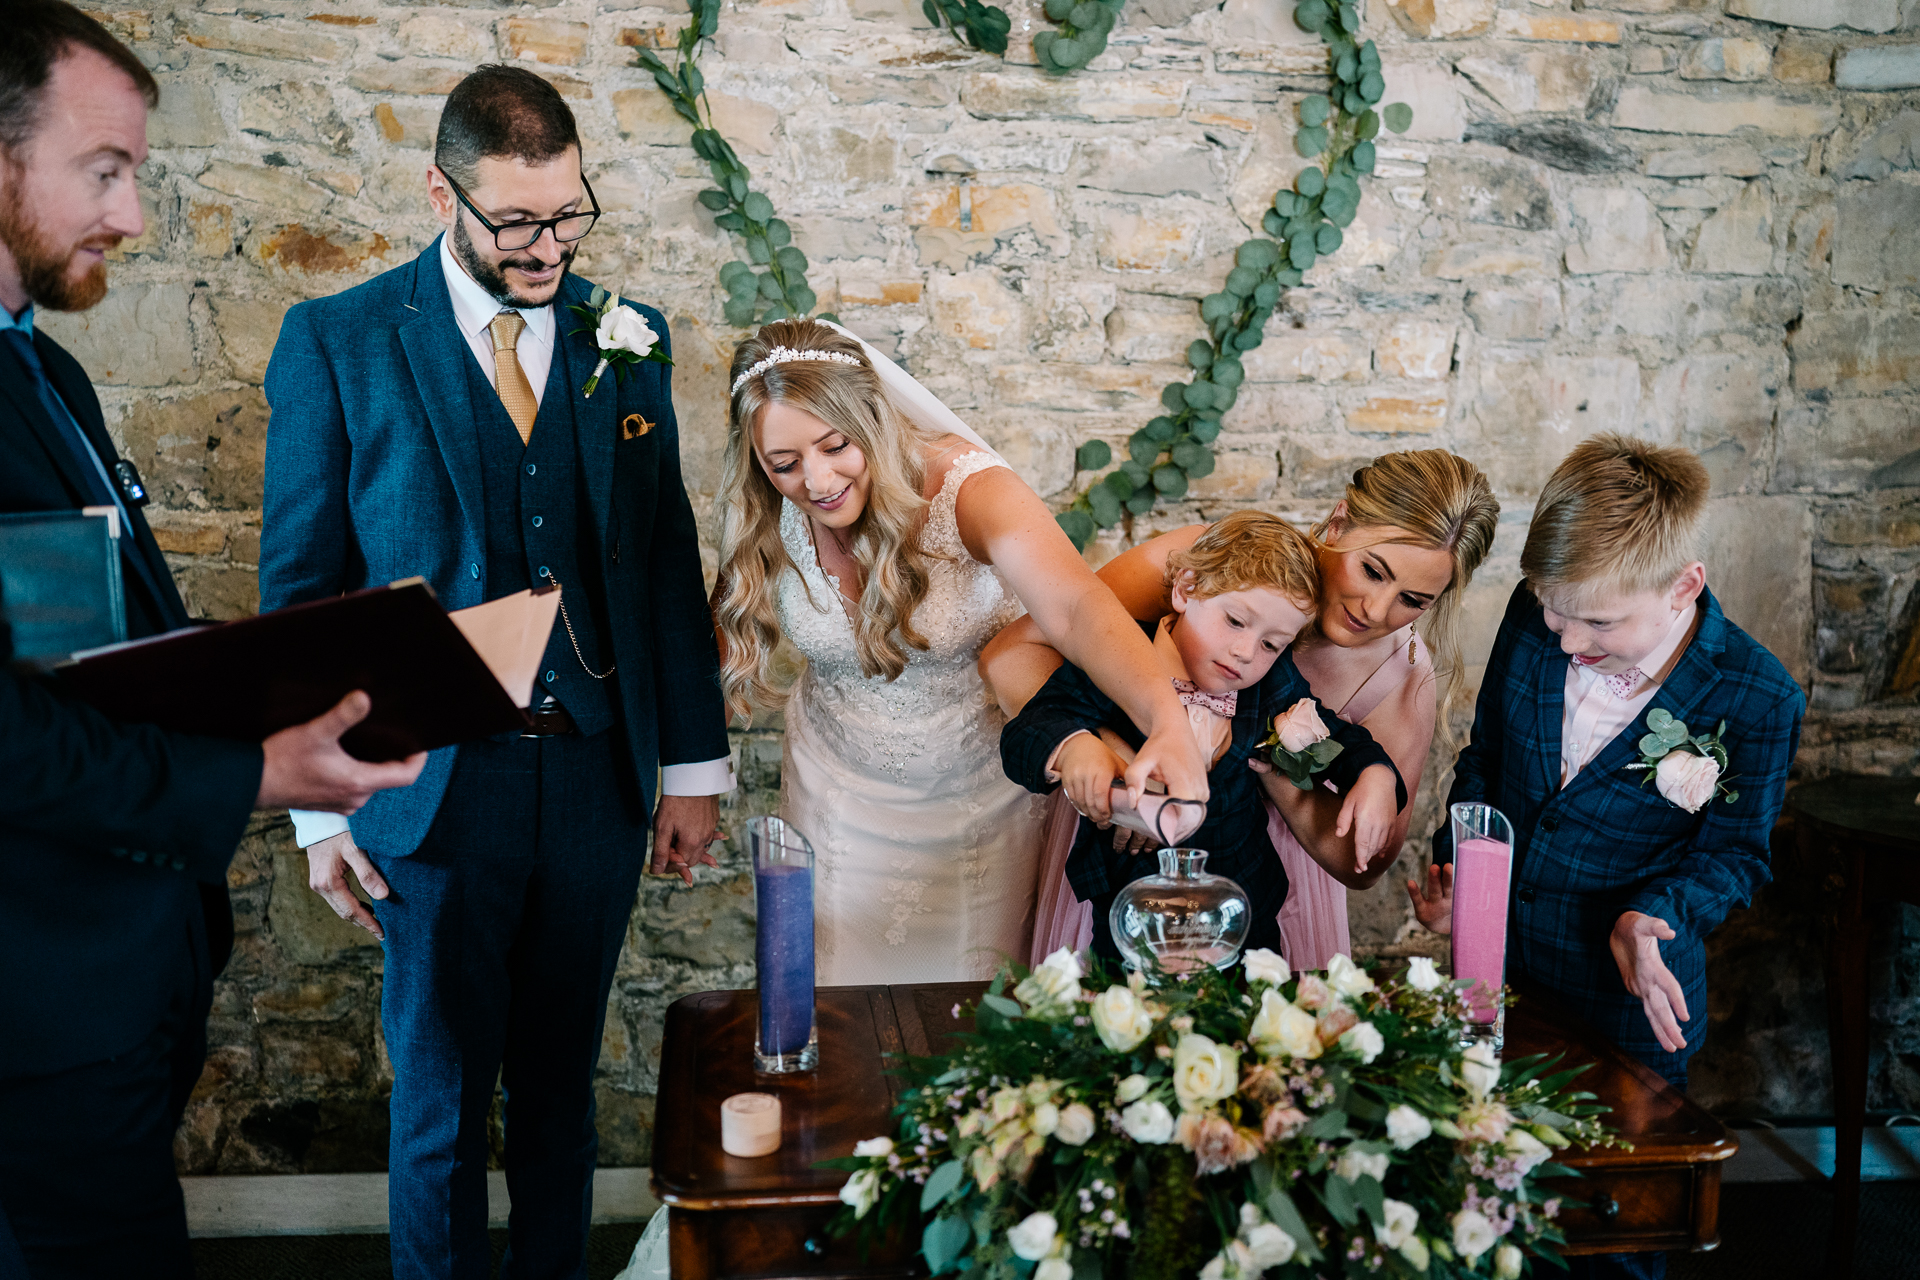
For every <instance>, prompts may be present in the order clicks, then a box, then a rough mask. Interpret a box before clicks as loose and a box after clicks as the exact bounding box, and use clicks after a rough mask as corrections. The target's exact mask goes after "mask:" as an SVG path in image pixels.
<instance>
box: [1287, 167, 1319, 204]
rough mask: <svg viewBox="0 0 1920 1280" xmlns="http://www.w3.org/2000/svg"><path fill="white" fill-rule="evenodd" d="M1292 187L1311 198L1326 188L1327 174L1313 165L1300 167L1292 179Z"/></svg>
mask: <svg viewBox="0 0 1920 1280" xmlns="http://www.w3.org/2000/svg"><path fill="white" fill-rule="evenodd" d="M1293 189H1294V190H1295V191H1298V192H1299V193H1300V194H1301V195H1303V196H1305V197H1307V199H1309V200H1311V199H1313V197H1315V196H1317V195H1319V194H1320V193H1321V192H1322V191H1325V190H1326V189H1327V175H1326V174H1324V173H1322V172H1320V170H1319V168H1318V167H1316V166H1314V165H1308V166H1307V167H1306V168H1304V169H1302V170H1301V171H1300V173H1299V176H1298V177H1296V178H1294V180H1293Z"/></svg>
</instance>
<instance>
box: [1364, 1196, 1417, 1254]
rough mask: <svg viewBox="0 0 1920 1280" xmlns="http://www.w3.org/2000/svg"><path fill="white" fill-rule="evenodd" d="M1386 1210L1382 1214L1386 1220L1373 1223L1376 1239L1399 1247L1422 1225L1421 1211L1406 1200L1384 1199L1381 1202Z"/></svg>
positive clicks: (1390, 1247)
mask: <svg viewBox="0 0 1920 1280" xmlns="http://www.w3.org/2000/svg"><path fill="white" fill-rule="evenodd" d="M1381 1203H1382V1205H1383V1206H1384V1207H1385V1210H1386V1212H1385V1213H1383V1214H1382V1215H1381V1216H1382V1217H1383V1218H1385V1219H1386V1221H1384V1222H1376V1223H1374V1224H1373V1235H1374V1239H1376V1240H1378V1241H1379V1242H1380V1243H1381V1244H1383V1245H1385V1246H1387V1248H1389V1249H1398V1248H1401V1247H1402V1246H1403V1245H1405V1244H1406V1243H1407V1241H1408V1240H1410V1239H1412V1238H1413V1233H1414V1231H1415V1230H1416V1229H1417V1228H1418V1227H1419V1226H1420V1211H1419V1210H1418V1209H1415V1208H1414V1207H1413V1206H1412V1205H1410V1204H1408V1203H1407V1202H1406V1201H1404V1200H1384V1201H1382V1202H1381Z"/></svg>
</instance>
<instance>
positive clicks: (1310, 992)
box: [1293, 973, 1333, 1009]
mask: <svg viewBox="0 0 1920 1280" xmlns="http://www.w3.org/2000/svg"><path fill="white" fill-rule="evenodd" d="M1332 1000H1333V988H1332V987H1329V986H1328V985H1327V980H1326V979H1325V978H1323V977H1321V976H1320V975H1319V974H1317V973H1303V974H1301V975H1300V986H1299V987H1298V988H1297V989H1296V990H1295V991H1294V993H1293V1002H1294V1003H1295V1004H1297V1005H1299V1006H1300V1007H1301V1008H1302V1009H1320V1008H1324V1007H1325V1006H1326V1005H1327V1004H1329V1003H1331V1002H1332Z"/></svg>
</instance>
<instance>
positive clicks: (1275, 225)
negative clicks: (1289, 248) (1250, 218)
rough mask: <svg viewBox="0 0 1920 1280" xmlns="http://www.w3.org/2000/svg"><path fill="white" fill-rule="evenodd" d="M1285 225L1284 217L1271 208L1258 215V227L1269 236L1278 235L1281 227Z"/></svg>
mask: <svg viewBox="0 0 1920 1280" xmlns="http://www.w3.org/2000/svg"><path fill="white" fill-rule="evenodd" d="M1285 226H1286V219H1284V218H1282V217H1281V216H1280V215H1279V214H1277V213H1275V212H1274V211H1273V210H1271V209H1269V210H1267V211H1266V212H1265V213H1263V214H1261V215H1260V229H1261V230H1262V231H1264V232H1266V233H1267V234H1268V235H1270V236H1275V237H1278V236H1279V234H1280V231H1281V228H1283V227H1285Z"/></svg>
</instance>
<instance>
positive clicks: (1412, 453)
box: [1313, 449, 1500, 721]
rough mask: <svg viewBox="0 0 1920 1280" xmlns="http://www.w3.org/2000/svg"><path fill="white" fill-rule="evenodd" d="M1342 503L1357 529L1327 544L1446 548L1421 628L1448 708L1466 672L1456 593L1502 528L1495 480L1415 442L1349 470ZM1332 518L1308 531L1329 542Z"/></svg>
mask: <svg viewBox="0 0 1920 1280" xmlns="http://www.w3.org/2000/svg"><path fill="white" fill-rule="evenodd" d="M1346 504H1347V514H1346V518H1345V520H1344V521H1343V524H1344V526H1345V528H1346V529H1349V530H1354V531H1360V532H1361V534H1362V536H1361V538H1360V540H1358V541H1356V542H1355V543H1353V544H1352V545H1349V546H1341V547H1337V548H1332V549H1334V550H1337V551H1340V552H1348V551H1361V550H1364V549H1366V548H1367V547H1372V546H1379V545H1381V544H1383V543H1401V544H1404V545H1406V546H1414V547H1426V548H1428V549H1430V550H1436V551H1445V552H1446V553H1447V554H1448V555H1449V556H1451V557H1452V559H1453V576H1452V577H1451V578H1450V579H1449V580H1448V582H1447V585H1446V587H1445V588H1444V589H1443V590H1442V591H1441V592H1440V595H1439V596H1438V598H1436V599H1435V600H1434V602H1433V604H1432V605H1431V606H1430V607H1429V608H1428V609H1427V612H1426V616H1425V618H1424V619H1423V620H1422V625H1421V626H1420V628H1419V630H1420V634H1421V635H1422V636H1423V637H1424V638H1425V639H1426V642H1427V649H1428V651H1429V652H1430V653H1431V654H1432V655H1433V667H1434V672H1435V674H1437V675H1438V676H1439V678H1440V682H1441V692H1442V698H1441V705H1442V707H1445V706H1447V705H1449V703H1450V701H1451V699H1452V697H1453V695H1454V694H1455V692H1457V690H1458V689H1459V687H1460V680H1461V676H1462V675H1463V674H1464V667H1463V664H1462V663H1461V661H1460V653H1459V643H1458V640H1457V638H1456V632H1457V630H1458V625H1459V616H1460V598H1461V596H1463V595H1464V594H1465V593H1466V589H1467V584H1468V583H1470V582H1472V581H1473V574H1474V570H1476V569H1478V568H1479V567H1480V564H1481V562H1482V561H1484V560H1485V559H1486V558H1487V552H1488V551H1489V550H1490V549H1491V548H1492V547H1493V536H1494V534H1495V532H1497V531H1498V529H1499V527H1500V503H1499V501H1498V500H1497V499H1496V498H1495V497H1494V496H1493V486H1492V485H1491V484H1489V483H1487V477H1486V476H1485V475H1484V474H1482V473H1481V470H1480V468H1478V467H1476V466H1474V465H1473V464H1472V463H1471V462H1468V461H1467V460H1466V459H1465V458H1462V457H1459V456H1458V455H1456V454H1451V453H1448V452H1447V451H1446V450H1445V449H1412V450H1408V451H1406V452H1404V453H1384V454H1381V455H1380V456H1379V457H1377V458H1375V459H1374V460H1373V461H1372V462H1370V463H1368V464H1367V465H1366V466H1364V467H1362V468H1360V469H1359V470H1358V471H1356V472H1354V473H1353V479H1352V481H1351V482H1349V483H1348V485H1347V492H1346ZM1332 524H1333V518H1332V517H1331V516H1329V517H1328V518H1327V519H1325V520H1322V521H1321V522H1320V523H1319V524H1317V525H1315V526H1314V527H1313V536H1314V537H1315V538H1316V539H1318V540H1319V541H1321V542H1322V543H1327V542H1328V538H1327V531H1328V529H1329V527H1330V526H1331V525H1332ZM1368 534H1374V535H1377V536H1371V537H1369V536H1367V535H1368ZM1442 719H1443V721H1444V716H1443V717H1442Z"/></svg>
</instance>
